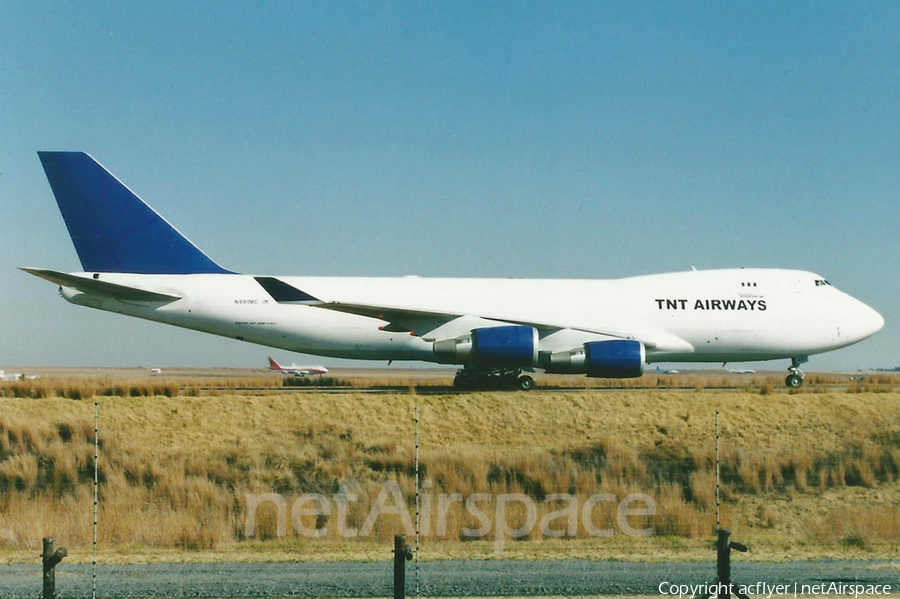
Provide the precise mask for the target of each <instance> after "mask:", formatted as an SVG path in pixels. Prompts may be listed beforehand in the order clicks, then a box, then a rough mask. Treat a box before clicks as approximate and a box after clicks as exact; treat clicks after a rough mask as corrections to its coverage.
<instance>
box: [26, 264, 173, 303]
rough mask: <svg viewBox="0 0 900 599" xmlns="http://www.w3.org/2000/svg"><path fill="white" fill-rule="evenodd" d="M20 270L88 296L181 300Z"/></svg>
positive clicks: (35, 270)
mask: <svg viewBox="0 0 900 599" xmlns="http://www.w3.org/2000/svg"><path fill="white" fill-rule="evenodd" d="M22 270H24V271H25V272H27V273H30V274H33V275H34V276H36V277H40V278H42V279H46V280H48V281H50V282H52V283H56V284H57V285H62V286H63V287H71V288H73V289H77V290H78V291H81V292H82V293H87V294H89V295H102V296H105V297H111V298H114V299H119V300H126V301H136V302H174V301H176V300H180V299H181V296H178V295H170V294H168V293H159V292H158V291H147V290H146V289H138V288H137V287H128V286H127V285H119V284H117V283H110V282H108V281H101V280H99V279H89V278H87V277H79V276H78V275H71V274H69V273H65V272H59V271H56V270H47V269H45V268H24V267H23V268H22Z"/></svg>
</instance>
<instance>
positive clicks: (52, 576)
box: [41, 537, 68, 599]
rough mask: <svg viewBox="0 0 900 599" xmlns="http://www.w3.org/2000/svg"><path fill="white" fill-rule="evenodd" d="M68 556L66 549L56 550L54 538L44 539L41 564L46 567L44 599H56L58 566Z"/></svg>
mask: <svg viewBox="0 0 900 599" xmlns="http://www.w3.org/2000/svg"><path fill="white" fill-rule="evenodd" d="M66 555H68V552H67V551H66V548H65V547H60V548H59V549H56V542H55V541H54V540H53V537H44V551H43V553H42V554H41V562H42V563H43V566H44V578H43V582H44V599H56V566H57V564H59V562H61V561H62V560H63V558H64V557H66Z"/></svg>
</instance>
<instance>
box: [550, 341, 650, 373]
mask: <svg viewBox="0 0 900 599" xmlns="http://www.w3.org/2000/svg"><path fill="white" fill-rule="evenodd" d="M542 358H543V360H542V362H543V363H542V364H541V366H542V367H543V368H545V369H546V370H547V372H555V373H570V374H581V373H584V374H587V375H588V376H592V377H602V378H613V379H627V378H634V377H639V376H641V374H643V372H644V359H645V358H646V354H645V351H644V344H643V343H641V342H640V341H633V340H630V339H611V340H609V341H590V342H588V343H585V344H584V345H583V346H581V347H579V348H577V349H573V350H571V351H566V352H556V353H552V354H550V355H549V356H547V357H545V358H544V357H543V356H542Z"/></svg>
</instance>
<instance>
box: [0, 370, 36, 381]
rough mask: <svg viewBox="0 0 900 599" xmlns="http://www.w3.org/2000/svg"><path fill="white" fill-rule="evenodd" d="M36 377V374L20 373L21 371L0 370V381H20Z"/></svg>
mask: <svg viewBox="0 0 900 599" xmlns="http://www.w3.org/2000/svg"><path fill="white" fill-rule="evenodd" d="M36 378H38V377H37V375H34V374H30V375H29V374H22V373H21V372H4V371H2V370H0V381H21V380H25V379H27V380H29V381H31V380H34V379H36Z"/></svg>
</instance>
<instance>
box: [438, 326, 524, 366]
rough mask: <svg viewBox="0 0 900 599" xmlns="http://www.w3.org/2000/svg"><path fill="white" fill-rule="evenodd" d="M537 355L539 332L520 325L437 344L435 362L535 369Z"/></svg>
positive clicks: (490, 329) (489, 330)
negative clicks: (531, 367) (533, 367)
mask: <svg viewBox="0 0 900 599" xmlns="http://www.w3.org/2000/svg"><path fill="white" fill-rule="evenodd" d="M537 353H538V332H537V329H535V328H534V327H526V326H519V325H509V326H500V327H489V328H484V329H474V330H472V332H471V333H469V334H468V335H463V336H461V337H456V338H455V339H444V340H442V341H435V342H434V355H435V358H437V359H438V361H439V362H445V363H449V364H483V365H486V366H531V365H533V364H534V363H535V362H536V361H537Z"/></svg>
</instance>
